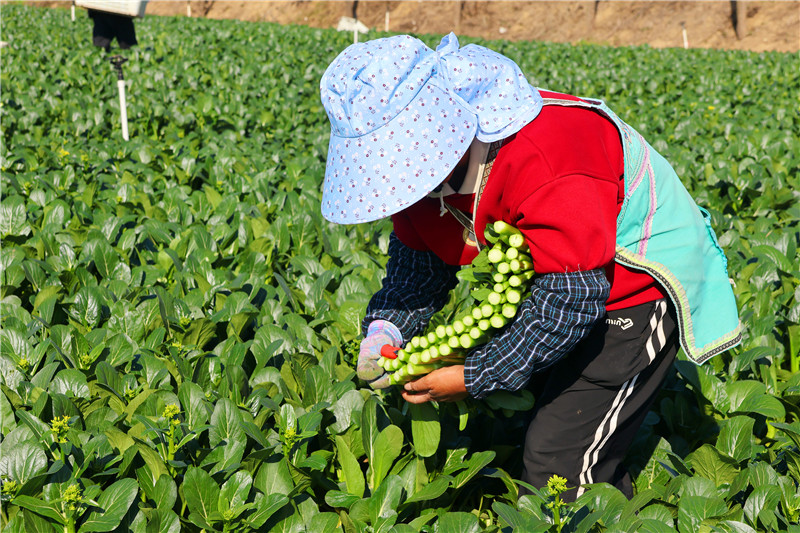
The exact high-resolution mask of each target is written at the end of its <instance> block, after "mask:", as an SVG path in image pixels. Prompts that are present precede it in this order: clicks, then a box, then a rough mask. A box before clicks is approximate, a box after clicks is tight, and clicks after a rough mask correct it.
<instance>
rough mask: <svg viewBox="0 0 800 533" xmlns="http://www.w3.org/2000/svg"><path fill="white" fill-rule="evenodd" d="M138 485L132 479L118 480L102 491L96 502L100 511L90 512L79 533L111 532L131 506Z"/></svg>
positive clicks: (137, 491) (137, 490)
mask: <svg viewBox="0 0 800 533" xmlns="http://www.w3.org/2000/svg"><path fill="white" fill-rule="evenodd" d="M138 493H139V485H138V484H137V483H136V480H134V479H132V478H125V479H120V480H119V481H116V482H115V483H113V484H112V485H111V486H110V487H108V488H107V489H106V490H104V491H103V493H102V494H101V495H100V498H99V499H98V500H97V502H98V503H99V504H100V508H101V510H98V511H92V512H91V513H90V514H89V518H88V519H87V520H86V522H84V523H83V524H82V525H81V531H87V532H89V531H99V532H103V531H113V530H114V529H116V528H117V526H119V524H120V522H122V518H123V517H124V516H125V514H126V513H127V512H128V509H129V508H130V506H131V505H132V504H133V500H134V499H135V498H136V495H137V494H138Z"/></svg>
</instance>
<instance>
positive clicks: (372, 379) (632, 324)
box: [321, 34, 741, 499]
mask: <svg viewBox="0 0 800 533" xmlns="http://www.w3.org/2000/svg"><path fill="white" fill-rule="evenodd" d="M321 98H322V103H323V105H324V107H325V109H326V112H327V114H328V117H329V119H330V121H331V140H330V146H329V152H328V160H327V168H326V173H325V183H324V185H323V198H322V212H323V215H324V216H325V217H326V218H327V219H328V220H330V221H332V222H336V223H342V224H351V223H362V222H370V221H374V220H377V219H380V218H383V217H387V216H391V217H392V221H393V232H392V235H391V239H390V244H389V261H388V263H387V267H386V277H385V278H384V280H383V286H382V289H381V290H380V291H378V293H376V294H375V295H374V296H373V297H372V299H371V300H370V303H369V305H368V307H367V312H366V316H365V318H364V321H363V332H364V335H365V338H364V340H363V341H362V344H361V350H360V353H359V360H358V365H357V372H358V375H359V377H361V378H362V379H364V380H366V381H367V382H368V383H369V384H370V385H371V386H372V387H374V388H383V387H386V386H387V385H388V379H387V375H386V374H384V371H383V369H382V368H380V367H379V366H378V365H377V364H376V361H377V358H378V356H379V350H380V347H381V346H382V345H383V344H392V345H394V346H402V345H403V343H404V342H406V341H407V340H409V339H411V338H412V337H413V336H414V335H418V334H420V333H422V332H423V331H424V329H425V327H426V325H427V323H428V321H429V320H430V318H431V316H432V315H433V314H434V313H435V312H436V311H437V310H439V309H441V308H442V307H443V305H444V304H445V303H446V302H447V300H448V297H449V294H448V293H449V291H450V289H452V288H453V287H454V286H455V285H456V282H457V279H456V277H455V273H456V272H457V271H458V269H459V268H460V265H464V264H468V263H469V262H470V261H471V260H472V259H473V258H474V257H475V256H476V255H477V253H478V248H477V247H476V241H479V242H481V243H484V244H485V242H484V239H483V230H484V228H485V226H486V224H487V223H491V222H493V221H495V220H503V221H505V222H508V223H510V224H512V225H514V226H516V227H517V228H518V229H520V230H521V231H522V233H523V234H524V235H525V237H526V240H527V243H528V245H529V247H530V251H531V256H532V258H533V263H534V269H535V271H536V273H537V276H536V278H535V281H534V283H533V286H532V289H531V293H530V294H529V295H527V298H526V299H525V300H524V301H523V303H522V304H521V305H520V306H519V310H518V313H517V316H516V317H515V319H514V321H513V322H512V323H511V324H509V325H508V326H507V327H506V328H505V329H503V330H502V331H501V332H500V333H498V334H497V335H496V336H495V337H494V338H493V339H492V340H491V341H489V342H488V343H486V344H485V345H483V346H481V347H479V348H477V349H475V350H473V351H471V352H470V353H469V354H468V356H467V358H466V360H465V364H464V365H463V366H451V367H445V368H442V369H439V370H436V371H434V372H431V373H430V374H429V375H427V376H425V377H423V378H421V379H418V380H416V381H413V382H410V383H407V384H406V385H405V386H404V390H403V392H402V394H403V397H404V398H405V399H406V400H407V401H409V402H412V403H421V402H427V401H431V400H436V401H453V400H459V399H463V398H464V397H466V396H467V395H471V396H473V397H475V398H484V397H486V396H487V395H488V394H490V393H491V392H492V391H496V390H510V391H514V390H519V389H521V388H523V387H525V386H530V382H531V380H532V378H534V377H536V384H537V391H538V394H537V398H536V405H535V408H534V412H533V413H532V421H531V423H530V426H529V429H528V432H527V437H526V442H525V448H524V471H523V473H522V480H523V481H525V482H527V483H530V484H531V485H533V486H536V487H542V486H544V485H545V484H546V482H547V480H548V479H549V478H550V476H552V475H554V474H557V475H560V476H562V477H565V478H566V479H567V480H568V486H570V487H573V488H577V490H572V491H570V492H568V493H565V495H564V497H565V498H566V499H572V498H574V497H575V496H577V495H579V494H580V493H581V492H582V489H581V488H578V487H580V486H581V485H584V484H588V483H596V482H608V483H611V484H613V485H615V486H617V487H618V488H619V489H620V490H622V491H623V492H624V493H625V494H627V495H628V496H631V495H632V487H631V481H630V478H629V476H628V474H627V472H626V471H625V469H624V467H623V465H622V461H623V459H624V457H625V454H626V452H627V450H628V447H629V446H630V444H631V442H632V440H633V438H634V436H635V434H636V431H637V429H638V428H639V426H640V425H641V423H642V421H643V419H644V417H645V415H646V413H647V411H648V409H649V407H650V405H651V403H652V401H653V399H654V398H655V396H656V394H657V392H658V390H659V389H660V387H661V385H662V383H663V381H664V379H665V377H666V375H667V374H668V372H669V370H670V368H671V366H672V362H673V360H674V358H675V355H676V352H677V350H678V346H679V343H680V345H681V346H682V347H683V348H684V350H685V352H686V354H687V355H688V356H689V357H690V358H691V359H693V360H695V361H696V362H698V363H700V362H703V361H705V360H706V359H708V358H710V357H712V356H713V355H715V354H718V353H720V352H722V351H724V350H726V349H728V348H730V347H731V346H734V345H736V344H738V342H740V340H741V332H740V324H739V319H738V314H737V309H736V305H735V301H734V298H733V292H732V290H731V287H730V283H729V281H728V275H727V271H726V260H725V257H724V254H723V252H722V250H721V249H720V248H719V246H718V245H717V242H716V238H715V237H714V234H713V231H711V229H710V227H709V225H708V224H707V215H706V214H704V213H703V212H702V211H701V210H699V209H698V207H697V206H696V205H695V203H694V202H693V200H692V199H691V197H690V196H689V195H688V193H687V192H686V190H685V188H684V187H683V186H682V184H681V183H680V181H679V179H678V177H677V176H676V175H675V173H674V171H673V170H672V168H671V167H670V166H669V164H668V163H667V162H666V161H665V160H664V159H663V158H662V157H661V156H660V155H659V154H658V153H657V152H656V151H655V150H653V149H652V147H651V146H650V145H649V144H647V142H646V141H645V140H644V139H643V138H642V137H641V136H640V135H639V134H638V133H637V132H636V131H635V130H633V128H631V127H630V126H628V125H627V124H625V123H624V122H623V121H621V120H620V119H619V118H618V117H617V116H616V115H615V114H614V113H613V112H612V111H611V110H610V109H609V108H608V107H607V106H606V105H605V104H603V103H602V102H600V101H596V100H588V99H581V98H577V97H574V96H571V95H566V94H559V93H555V92H551V91H544V90H538V89H536V88H534V87H532V86H531V85H530V84H529V83H528V82H527V81H526V79H525V77H524V75H523V74H522V72H521V71H520V69H519V67H517V65H516V64H515V63H514V62H513V61H511V60H510V59H508V58H506V57H504V56H502V55H500V54H497V53H495V52H493V51H491V50H488V49H486V48H484V47H480V46H476V45H468V46H466V47H464V48H461V49H460V48H459V46H458V41H457V39H456V37H455V35H453V34H450V35H449V36H447V37H445V38H444V39H443V40H442V42H441V44H440V45H439V46H438V47H437V49H436V50H435V51H434V50H431V49H429V48H428V47H427V46H425V45H424V43H422V42H421V41H419V40H417V39H415V38H412V37H410V36H396V37H390V38H386V39H378V40H374V41H369V42H366V43H360V44H355V45H352V46H350V47H348V48H347V49H346V50H344V51H343V52H342V53H341V54H340V55H339V56H338V57H337V58H336V59H335V60H334V61H333V62H332V63H331V65H330V66H329V67H328V69H327V70H326V72H325V74H324V75H323V78H322V81H321ZM476 236H477V237H476Z"/></svg>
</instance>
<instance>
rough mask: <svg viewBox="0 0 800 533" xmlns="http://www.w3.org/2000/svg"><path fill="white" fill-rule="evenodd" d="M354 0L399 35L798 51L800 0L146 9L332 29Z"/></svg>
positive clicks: (372, 21) (242, 4)
mask: <svg viewBox="0 0 800 533" xmlns="http://www.w3.org/2000/svg"><path fill="white" fill-rule="evenodd" d="M354 5H355V7H356V15H357V17H358V19H359V20H360V21H361V22H363V23H364V24H365V25H366V26H368V27H370V28H375V29H378V30H384V29H386V28H387V26H388V29H389V30H390V31H394V32H402V33H447V32H450V31H455V32H456V34H459V35H470V36H474V37H484V38H488V39H509V40H541V41H554V42H578V41H583V42H591V43H598V44H608V45H612V46H625V45H640V44H649V45H651V46H653V47H657V48H664V47H682V46H684V43H685V41H684V36H685V38H686V43H687V44H688V46H689V47H692V48H719V49H727V50H752V51H758V52H760V51H767V50H775V51H780V52H798V51H800V0H780V1H751V0H736V1H732V0H705V1H697V0H695V1H682V2H681V1H677V2H671V1H637V2H629V1H617V0H612V1H609V0H587V1H577V2H576V1H527V2H519V1H517V2H512V1H499V0H496V1H475V0H471V1H470V0H460V1H456V0H453V1H433V0H406V1H384V0H361V1H359V2H353V1H344V0H338V1H309V0H303V1H289V0H283V1H266V0H249V1H236V0H203V1H199V0H198V1H183V0H174V1H159V0H151V2H150V3H149V4H148V7H147V12H148V13H150V14H160V15H182V16H186V14H187V8H188V9H189V10H190V11H191V14H192V16H205V17H212V18H235V19H242V20H264V21H273V22H279V23H282V24H289V23H292V24H304V25H308V26H314V27H321V28H329V27H336V25H337V23H338V22H339V19H340V18H341V17H343V16H347V17H352V16H353V8H354ZM387 13H388V16H387ZM684 30H685V33H684ZM737 30H738V31H737Z"/></svg>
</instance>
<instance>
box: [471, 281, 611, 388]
mask: <svg viewBox="0 0 800 533" xmlns="http://www.w3.org/2000/svg"><path fill="white" fill-rule="evenodd" d="M610 287H611V286H610V284H609V282H608V280H607V279H606V276H605V273H604V272H603V270H602V269H595V270H589V271H584V272H569V273H564V274H561V273H556V274H545V275H543V276H540V277H539V278H537V279H536V281H534V284H533V287H532V289H531V294H530V296H529V297H528V298H526V299H525V300H524V301H523V302H522V303H521V304H520V306H519V308H518V310H517V317H516V319H515V320H514V322H512V323H511V324H510V325H509V326H508V327H506V329H505V330H503V332H502V333H501V334H499V335H496V336H495V337H494V338H493V339H492V340H491V341H489V342H488V343H486V344H485V345H483V346H481V347H479V348H477V349H476V350H474V351H473V352H472V353H470V355H469V356H468V357H467V359H466V362H465V366H464V381H465V383H466V386H467V390H468V391H469V393H470V395H472V396H474V397H476V398H483V397H485V396H486V395H487V394H489V393H490V392H492V391H495V390H501V389H502V390H511V391H513V390H519V389H521V388H522V387H524V386H525V385H526V384H527V383H528V381H529V379H530V376H531V374H533V373H534V372H538V371H540V370H543V369H545V368H547V367H548V366H550V365H552V364H553V363H555V362H556V361H558V360H559V359H561V358H562V357H564V355H566V354H567V353H569V352H570V351H571V350H572V349H573V348H574V347H575V345H576V344H578V342H580V341H581V339H583V338H584V337H585V336H586V335H588V333H589V331H590V330H591V329H592V327H593V326H594V324H595V323H596V322H597V321H598V320H599V319H600V318H601V317H602V316H603V315H604V314H605V311H606V308H605V302H606V300H607V299H608V294H609V291H610Z"/></svg>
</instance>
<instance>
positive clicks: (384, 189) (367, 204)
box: [320, 33, 542, 224]
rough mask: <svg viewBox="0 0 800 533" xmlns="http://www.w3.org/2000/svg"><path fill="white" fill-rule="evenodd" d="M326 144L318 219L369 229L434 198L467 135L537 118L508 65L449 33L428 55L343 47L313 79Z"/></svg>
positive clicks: (527, 89)
mask: <svg viewBox="0 0 800 533" xmlns="http://www.w3.org/2000/svg"><path fill="white" fill-rule="evenodd" d="M320 93H321V99H322V105H323V106H324V107H325V111H326V112H327V114H328V118H329V120H330V122H331V137H330V145H329V148H328V161H327V166H326V169H325V182H324V185H323V191H322V214H323V216H324V217H325V218H326V219H328V220H330V221H331V222H336V223H339V224H354V223H361V222H371V221H374V220H378V219H380V218H384V217H387V216H390V215H392V214H394V213H397V212H399V211H401V210H403V209H405V208H406V207H408V206H410V205H412V204H414V203H415V202H417V201H419V200H420V199H422V198H423V197H425V196H426V195H427V194H428V193H430V192H431V191H433V190H434V189H435V188H436V187H437V186H438V185H439V184H440V183H441V182H442V181H443V180H444V179H445V178H446V177H447V176H448V175H449V174H450V172H451V171H452V170H453V168H455V166H456V164H457V163H458V162H459V160H460V159H461V157H462V156H463V155H464V153H466V151H467V149H468V148H469V145H470V144H471V143H472V140H473V139H474V138H476V137H477V138H478V140H480V141H483V142H492V141H495V140H498V139H502V138H505V137H508V136H509V135H512V134H514V133H516V132H517V131H519V130H520V129H521V128H522V127H523V126H524V125H525V124H528V123H529V122H530V121H531V120H533V119H534V118H536V116H537V115H538V114H539V111H540V110H541V108H542V98H541V96H540V95H539V93H538V91H537V90H536V89H535V88H534V87H532V86H531V85H530V84H529V83H528V82H527V80H526V79H525V76H524V75H523V74H522V72H521V71H520V69H519V67H518V66H517V65H516V64H515V63H514V62H513V61H511V60H510V59H508V58H507V57H505V56H502V55H500V54H498V53H496V52H493V51H491V50H489V49H487V48H484V47H481V46H477V45H467V46H465V47H464V48H462V49H459V47H458V39H457V38H456V36H455V35H454V34H452V33H451V34H450V35H448V36H446V37H445V38H444V39H442V42H441V44H439V46H438V47H437V48H436V50H435V51H434V50H431V49H430V48H428V47H427V46H426V45H425V44H424V43H423V42H422V41H420V40H419V39H416V38H414V37H411V36H408V35H398V36H395V37H388V38H384V39H376V40H373V41H367V42H364V43H358V44H354V45H351V46H349V47H347V48H346V49H345V50H344V51H343V52H342V53H341V54H339V56H338V57H337V58H336V59H335V60H334V61H333V62H332V63H331V64H330V65H329V66H328V68H327V70H326V71H325V74H324V75H323V76H322V80H321V82H320Z"/></svg>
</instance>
